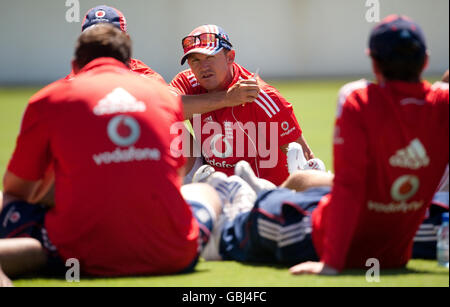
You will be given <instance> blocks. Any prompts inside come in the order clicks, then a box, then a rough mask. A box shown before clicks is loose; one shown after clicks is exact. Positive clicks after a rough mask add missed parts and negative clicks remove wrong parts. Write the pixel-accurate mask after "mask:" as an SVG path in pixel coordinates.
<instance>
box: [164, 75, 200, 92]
mask: <svg viewBox="0 0 450 307" xmlns="http://www.w3.org/2000/svg"><path fill="white" fill-rule="evenodd" d="M199 85H200V84H199V83H198V81H197V79H196V78H195V75H194V73H193V72H192V71H191V70H190V69H187V70H184V71H182V72H180V73H178V74H177V75H176V76H175V77H174V78H173V79H172V81H171V82H170V84H169V86H170V87H171V88H174V89H175V90H177V92H179V93H178V94H182V95H190V94H193V93H194V90H195V89H196V88H197V87H198V86H199Z"/></svg>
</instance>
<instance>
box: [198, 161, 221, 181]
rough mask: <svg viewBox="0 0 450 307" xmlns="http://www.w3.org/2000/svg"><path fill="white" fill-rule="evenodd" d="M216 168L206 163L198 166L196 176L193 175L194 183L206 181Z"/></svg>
mask: <svg viewBox="0 0 450 307" xmlns="http://www.w3.org/2000/svg"><path fill="white" fill-rule="evenodd" d="M215 171H216V170H215V169H214V167H212V166H211V165H208V164H205V165H202V166H200V167H199V168H198V170H197V171H196V172H195V174H194V176H192V183H205V182H206V181H207V180H208V178H209V176H211V175H212V174H213V173H214V172H215Z"/></svg>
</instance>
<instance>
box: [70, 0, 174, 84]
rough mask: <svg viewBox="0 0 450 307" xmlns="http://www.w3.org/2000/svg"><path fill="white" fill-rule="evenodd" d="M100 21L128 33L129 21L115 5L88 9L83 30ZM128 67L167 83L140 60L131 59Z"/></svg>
mask: <svg viewBox="0 0 450 307" xmlns="http://www.w3.org/2000/svg"><path fill="white" fill-rule="evenodd" d="M98 23H110V24H112V25H114V26H115V27H117V28H118V29H120V30H121V31H123V32H124V33H127V21H126V19H125V16H124V15H123V14H122V12H121V11H119V10H118V9H116V8H114V7H111V6H107V5H99V6H96V7H94V8H92V9H90V10H89V11H87V13H86V15H85V16H84V19H83V22H82V26H81V31H85V30H86V29H88V28H89V27H91V26H93V25H95V24H98ZM127 35H128V33H127ZM128 67H129V68H130V70H131V71H134V72H135V73H138V74H140V75H142V76H145V77H148V78H151V79H155V80H158V81H160V82H162V83H164V84H165V83H166V81H165V80H164V78H163V77H162V76H161V75H160V74H158V73H157V72H156V71H154V70H152V69H151V68H150V67H148V66H147V65H145V64H144V63H143V62H142V61H140V60H137V59H130V61H129V62H128ZM74 76H75V73H74V71H73V70H72V71H71V72H70V74H69V75H67V76H66V77H65V79H68V80H70V79H72V78H73V77H74Z"/></svg>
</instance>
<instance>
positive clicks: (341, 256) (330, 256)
mask: <svg viewBox="0 0 450 307" xmlns="http://www.w3.org/2000/svg"><path fill="white" fill-rule="evenodd" d="M342 100H343V101H341V102H340V105H339V107H338V115H337V119H336V125H335V135H334V170H335V179H334V184H333V190H332V193H331V199H330V203H329V204H328V208H327V212H326V221H327V224H326V225H325V226H324V230H325V231H324V233H323V253H322V255H321V261H323V262H325V263H326V264H328V265H329V266H331V267H333V268H335V269H337V270H342V269H344V267H345V263H346V255H347V252H348V250H349V248H350V244H351V241H352V238H353V236H354V234H355V231H356V227H357V221H358V219H359V215H360V212H361V209H362V207H363V204H364V201H365V194H366V187H365V182H366V170H367V163H368V154H367V146H368V145H367V136H366V132H365V129H364V124H363V122H364V121H363V118H362V113H361V106H360V104H358V102H357V99H356V98H355V96H354V95H353V94H350V95H349V96H347V97H344V98H343V99H342Z"/></svg>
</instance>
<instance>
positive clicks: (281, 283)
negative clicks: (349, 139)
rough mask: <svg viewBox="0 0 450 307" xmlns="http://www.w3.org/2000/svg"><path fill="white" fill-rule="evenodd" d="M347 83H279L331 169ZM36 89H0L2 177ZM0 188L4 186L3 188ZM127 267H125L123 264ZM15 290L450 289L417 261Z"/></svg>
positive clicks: (208, 272)
mask: <svg viewBox="0 0 450 307" xmlns="http://www.w3.org/2000/svg"><path fill="white" fill-rule="evenodd" d="M345 83H346V81H315V82H312V81H311V82H310V81H300V82H294V81H292V82H275V83H273V85H275V86H276V87H277V88H278V89H279V90H280V91H281V93H282V94H283V95H284V97H285V98H286V99H287V100H288V101H290V102H292V104H293V105H294V110H295V114H296V115H297V118H298V119H299V122H300V125H301V126H302V129H303V131H304V134H305V137H306V139H307V141H308V143H309V145H310V146H311V148H312V150H313V151H314V153H315V155H316V156H317V157H319V158H321V159H322V160H323V161H324V162H325V165H326V166H327V168H328V169H331V168H332V159H331V155H332V153H331V150H332V147H331V140H332V130H333V124H334V115H335V108H336V99H337V92H338V90H339V88H340V87H341V86H342V85H343V84H345ZM36 90H37V89H36V88H0V174H3V173H4V171H5V168H6V165H7V162H8V160H9V157H10V155H11V153H12V150H13V148H14V144H15V138H16V136H17V132H18V129H19V125H20V120H21V118H22V113H23V110H24V108H25V106H26V103H27V100H28V99H29V97H31V95H32V94H33V93H34V92H35V91H36ZM0 187H1V183H0ZM125 265H126V264H125ZM14 284H15V285H16V286H160V287H179V286H186V287H209V286H213V287H226V286H228V287H236V286H237V287H241V286H242V287H244V286H245V287H297V286H305V287H307V286H445V287H448V286H449V271H448V269H444V268H440V267H438V266H437V264H436V262H435V261H423V260H414V261H411V262H410V263H409V264H408V267H407V268H405V269H401V270H385V271H381V282H380V283H368V282H366V279H365V271H363V270H359V271H353V270H352V271H346V272H344V273H343V274H342V275H341V276H339V277H317V276H290V275H289V273H288V271H287V269H286V268H283V267H268V266H260V265H243V264H239V263H235V262H200V263H199V265H198V266H197V268H196V271H195V272H194V273H192V274H186V275H176V276H157V277H141V278H135V277H130V278H116V279H82V280H81V282H80V283H67V282H66V281H65V280H58V279H21V280H16V281H14Z"/></svg>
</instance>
